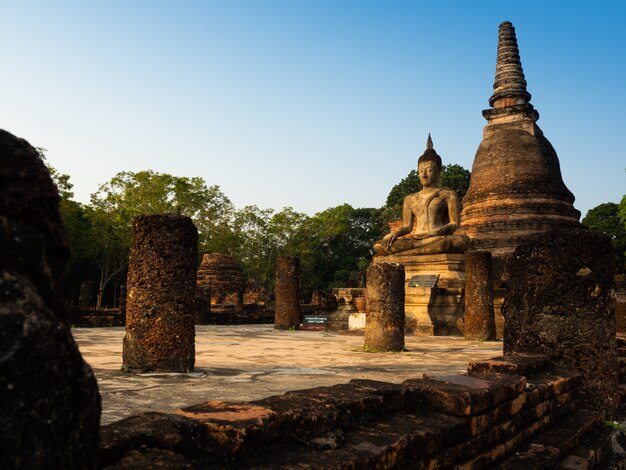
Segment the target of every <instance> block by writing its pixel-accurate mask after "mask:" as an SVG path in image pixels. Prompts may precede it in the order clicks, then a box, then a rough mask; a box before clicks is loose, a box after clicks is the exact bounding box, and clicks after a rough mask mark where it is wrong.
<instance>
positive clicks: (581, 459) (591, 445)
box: [557, 426, 626, 470]
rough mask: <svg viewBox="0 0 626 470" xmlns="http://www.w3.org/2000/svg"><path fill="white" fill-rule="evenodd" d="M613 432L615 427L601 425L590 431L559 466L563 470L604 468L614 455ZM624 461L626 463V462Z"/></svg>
mask: <svg viewBox="0 0 626 470" xmlns="http://www.w3.org/2000/svg"><path fill="white" fill-rule="evenodd" d="M613 432H614V431H613V429H612V428H610V427H608V426H600V427H599V428H598V429H596V430H595V431H591V432H588V433H587V434H586V435H585V436H584V437H583V439H582V440H581V443H580V445H579V446H578V447H576V448H575V449H574V450H573V451H571V452H570V453H569V454H568V455H567V456H566V457H565V458H563V460H561V462H560V463H559V465H558V466H557V468H558V469H562V470H566V469H567V470H591V469H594V468H603V467H604V465H605V464H606V463H608V462H607V460H609V459H610V458H611V457H612V455H613V454H612V451H611V434H612V433H613ZM624 463H625V464H626V462H624ZM616 468H619V467H616ZM622 468H623V466H622Z"/></svg>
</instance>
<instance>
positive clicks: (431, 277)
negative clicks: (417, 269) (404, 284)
mask: <svg viewBox="0 0 626 470" xmlns="http://www.w3.org/2000/svg"><path fill="white" fill-rule="evenodd" d="M437 279H439V274H418V275H417V276H413V277H412V278H411V279H409V287H435V284H437Z"/></svg>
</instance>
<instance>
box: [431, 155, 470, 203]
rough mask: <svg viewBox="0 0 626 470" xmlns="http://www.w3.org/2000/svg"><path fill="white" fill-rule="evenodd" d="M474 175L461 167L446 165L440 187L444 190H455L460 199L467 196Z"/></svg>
mask: <svg viewBox="0 0 626 470" xmlns="http://www.w3.org/2000/svg"><path fill="white" fill-rule="evenodd" d="M471 176H472V174H471V172H470V171H469V170H466V169H465V168H463V167H462V166H461V165H457V164H454V163H453V164H450V165H444V166H443V168H442V169H441V177H440V178H439V186H441V187H442V188H449V189H454V190H455V191H456V192H457V194H458V195H459V199H461V200H463V197H464V196H465V195H466V194H467V190H468V189H469V185H470V178H471Z"/></svg>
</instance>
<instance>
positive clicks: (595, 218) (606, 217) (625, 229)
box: [582, 196, 626, 271]
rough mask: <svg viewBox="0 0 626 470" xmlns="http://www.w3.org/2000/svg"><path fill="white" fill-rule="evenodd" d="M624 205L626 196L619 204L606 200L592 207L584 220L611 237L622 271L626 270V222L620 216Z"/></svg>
mask: <svg viewBox="0 0 626 470" xmlns="http://www.w3.org/2000/svg"><path fill="white" fill-rule="evenodd" d="M622 205H623V206H624V207H625V208H626V196H625V197H624V198H622V202H621V203H620V204H619V205H618V204H615V203H613V202H606V203H604V204H600V205H598V206H596V207H594V208H593V209H590V210H589V211H588V212H587V215H585V217H584V219H583V220H582V223H583V225H585V226H587V227H589V228H590V229H593V230H597V231H598V232H602V233H604V234H606V235H608V236H609V237H610V238H611V244H612V245H613V252H614V255H615V261H616V263H617V266H618V269H619V270H620V271H623V270H624V267H625V262H626V224H625V223H624V219H623V218H622V217H620V215H621V213H620V208H621V207H622Z"/></svg>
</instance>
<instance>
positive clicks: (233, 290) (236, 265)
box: [197, 253, 246, 307]
mask: <svg viewBox="0 0 626 470" xmlns="http://www.w3.org/2000/svg"><path fill="white" fill-rule="evenodd" d="M197 286H198V293H197V294H198V296H199V297H202V298H204V299H205V300H206V301H207V302H211V299H212V300H213V301H214V303H216V304H221V303H223V302H224V299H225V298H226V296H227V295H229V294H235V296H236V299H237V306H238V307H242V305H243V293H244V289H245V286H246V280H245V277H244V275H243V270H242V269H241V263H240V262H239V261H238V260H237V259H236V258H233V257H232V256H226V255H223V254H221V253H205V254H204V255H202V262H201V263H200V266H198V280H197Z"/></svg>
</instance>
